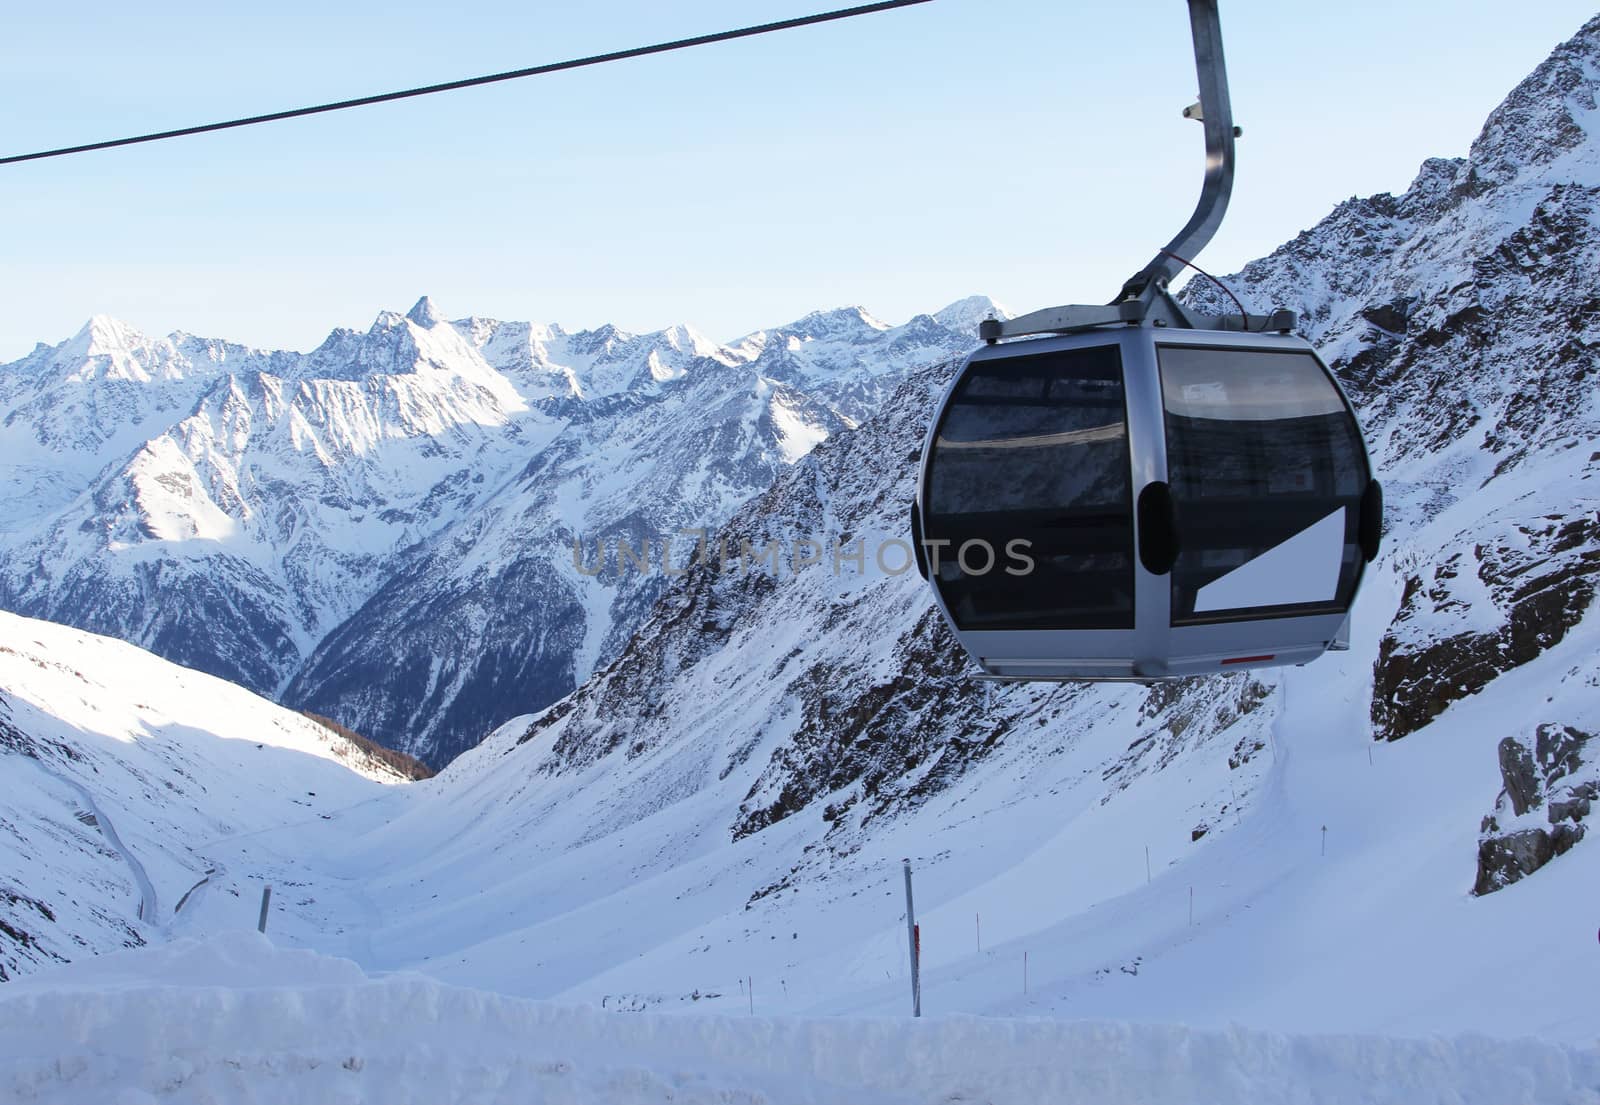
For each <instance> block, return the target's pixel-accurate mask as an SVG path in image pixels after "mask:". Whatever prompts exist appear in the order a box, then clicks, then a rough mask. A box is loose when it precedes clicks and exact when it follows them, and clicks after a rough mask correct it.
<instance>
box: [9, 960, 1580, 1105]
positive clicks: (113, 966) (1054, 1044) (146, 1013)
mask: <svg viewBox="0 0 1600 1105" xmlns="http://www.w3.org/2000/svg"><path fill="white" fill-rule="evenodd" d="M0 1038H4V1039H5V1040H6V1041H7V1042H8V1044H9V1045H11V1047H10V1051H9V1055H8V1057H6V1058H3V1059H0V1093H9V1094H10V1095H11V1097H10V1099H11V1100H17V1101H29V1102H40V1103H78V1102H84V1101H91V1100H94V1101H116V1102H127V1103H133V1102H140V1103H143V1102H148V1101H165V1102H218V1101H241V1102H242V1101H250V1102H261V1103H269V1102H285V1103H288V1102H310V1101H326V1102H334V1101H352V1102H353V1101H374V1102H378V1101H381V1102H385V1103H386V1105H406V1103H411V1102H415V1103H417V1105H435V1103H438V1102H445V1101H450V1102H505V1101H552V1102H555V1101H571V1102H579V1101H585V1102H588V1101H592V1102H606V1103H608V1105H635V1103H637V1105H644V1103H655V1102H662V1103H666V1102H673V1103H678V1105H686V1103H687V1105H695V1103H705V1105H712V1103H717V1105H727V1103H730V1102H747V1103H752V1105H753V1103H757V1102H768V1103H773V1105H779V1103H789V1102H792V1103H795V1105H801V1103H812V1105H841V1103H846V1102H849V1103H856V1102H860V1103H874V1105H877V1103H881V1105H901V1103H904V1105H911V1103H919V1105H921V1103H929V1102H961V1101H970V1102H989V1103H993V1105H1011V1103H1016V1105H1034V1103H1037V1102H1047V1101H1048V1102H1054V1101H1060V1102H1069V1101H1093V1102H1095V1103H1096V1105H1162V1103H1171V1105H1180V1103H1182V1105H1189V1103H1193V1102H1201V1101H1217V1102H1221V1101H1250V1102H1260V1103H1268V1105H1270V1103H1276V1102H1283V1103H1290V1102H1296V1103H1298V1102H1309V1101H1326V1102H1363V1103H1370V1105H1379V1103H1390V1102H1392V1103H1395V1105H1429V1103H1435V1102H1436V1103H1439V1105H1444V1103H1447V1102H1448V1103H1449V1105H1519V1103H1540V1105H1556V1103H1562V1105H1589V1103H1592V1102H1595V1101H1597V1100H1600V1094H1597V1092H1596V1090H1595V1087H1596V1086H1597V1085H1600V1055H1597V1054H1596V1053H1594V1052H1593V1051H1589V1052H1583V1051H1579V1050H1576V1049H1570V1048H1564V1047H1561V1046H1558V1045H1552V1044H1548V1043H1542V1042H1538V1041H1534V1040H1521V1041H1512V1042H1503V1041H1497V1040H1491V1039H1487V1038H1483V1037H1461V1038H1457V1039H1434V1040H1390V1039H1383V1038H1379V1037H1370V1036H1292V1035H1285V1034H1281V1033H1275V1032H1263V1031H1252V1030H1247V1029H1240V1028H1232V1029H1215V1030H1202V1029H1190V1028H1182V1027H1166V1026H1154V1025H1134V1024H1125V1023H1115V1022H1101V1021H1053V1020H1045V1019H1038V1018H1032V1019H1028V1018H978V1017H962V1016H949V1015H947V1016H939V1017H931V1018H928V1019H925V1020H923V1021H920V1022H918V1021H912V1020H909V1019H908V1018H903V1017H901V1018H855V1017H851V1018H796V1017H778V1018H774V1017H769V1016H765V1015H760V1014H747V1015H733V1014H721V1015H706V1014H698V1013H697V1014H685V1015H681V1016H667V1015H663V1014H656V1013H641V1014H635V1015H617V1014H613V1013H607V1012H604V1011H602V1010H599V1009H597V1008H595V1007H593V1006H570V1005H559V1004H555V1003H551V1002H539V1001H529V1000H526V999H518V998H510V997H506V996H504V995H499V994H494V993H489V992H486V991H482V990H472V989H466V988H462V987H456V986H449V985H444V984H441V983H439V982H436V981H434V980H432V979H429V978H426V977H424V976H421V975H415V974H401V975H391V976H387V977H379V978H372V977H368V976H366V975H365V974H364V973H363V972H362V971H361V970H360V968H358V967H357V966H356V965H355V964H353V963H350V962H349V961H347V960H341V959H335V958H330V957H327V956H322V955H317V954H314V953H308V952H296V951H290V950H286V949H283V948H279V947H275V946H274V945H273V944H272V943H271V942H270V941H269V940H268V939H267V938H265V937H262V936H258V935H256V934H254V933H233V934H229V935H226V936H216V937H212V938H210V939H209V940H205V941H200V940H193V939H182V940H178V941H175V942H174V943H172V944H170V945H168V946H166V947H163V948H160V949H155V950H152V951H149V952H144V953H139V954H130V953H118V954H115V955H109V956H106V957H104V958H103V959H100V960H96V961H94V962H93V963H90V964H86V965H84V966H83V967H69V968H64V969H61V970H58V971H55V972H53V977H51V978H49V979H43V978H40V979H35V980H29V981H27V982H23V983H19V984H14V985H12V986H10V987H7V988H6V989H5V990H4V991H0Z"/></svg>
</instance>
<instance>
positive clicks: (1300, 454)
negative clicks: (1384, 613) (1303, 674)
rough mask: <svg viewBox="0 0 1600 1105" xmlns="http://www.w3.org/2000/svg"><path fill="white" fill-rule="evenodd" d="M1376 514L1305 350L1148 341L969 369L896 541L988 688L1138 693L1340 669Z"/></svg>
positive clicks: (1059, 344)
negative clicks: (1110, 683)
mask: <svg viewBox="0 0 1600 1105" xmlns="http://www.w3.org/2000/svg"><path fill="white" fill-rule="evenodd" d="M1381 514H1382V503H1381V489H1380V488H1379V486H1378V484H1377V483H1376V481H1374V480H1373V478H1372V470H1371V466H1370V464H1369V461H1368V458H1367V452H1366V447H1365V444H1364V443H1363V440H1362V436H1361V430H1360V427H1359V426H1358V425H1357V422H1356V416H1355V412H1354V410H1353V409H1352V408H1351V405H1350V402H1349V400H1348V399H1347V398H1346V397H1345V395H1344V393H1343V392H1342V391H1341V389H1340V388H1339V385H1338V383H1337V382H1336V381H1335V380H1334V378H1333V375H1332V373H1330V372H1329V371H1328V368H1327V366H1326V365H1324V364H1323V363H1322V361H1321V359H1320V358H1319V357H1318V356H1317V354H1316V352H1315V351H1314V350H1313V349H1312V348H1311V346H1310V345H1308V344H1307V343H1306V342H1305V341H1303V340H1301V339H1299V338H1297V337H1293V336H1291V335H1289V334H1287V333H1271V334H1267V333H1246V332H1220V331H1210V330H1185V329H1177V328H1171V329H1168V328H1163V327H1157V326H1151V325H1148V324H1146V325H1134V326H1110V327H1099V328H1094V329H1089V330H1086V331H1084V332H1080V333H1070V334H1064V335H1060V336H1053V337H1045V338H1033V339H1029V340H1025V341H1016V342H1006V343H1000V344H990V345H988V346H986V347H984V348H982V349H979V350H978V351H977V352H975V353H973V354H972V355H971V357H970V358H969V359H968V360H967V361H966V363H965V364H964V365H963V366H962V368H961V370H960V372H959V373H957V375H956V377H955V379H954V380H953V381H952V382H951V384H950V387H949V389H948V390H947V391H946V393H945V395H944V398H943V400H942V402H941V404H940V407H939V409H938V412H937V414H936V416H935V418H934V420H933V424H932V426H931V428H930V430H929V433H928V438H927V442H926V445H925V447H924V449H923V457H922V470H921V474H920V479H919V484H918V490H917V498H916V502H915V503H914V505H913V508H912V529H913V538H914V542H915V545H916V548H917V550H918V552H919V563H918V567H919V569H920V570H921V571H922V572H923V574H924V575H925V577H926V578H927V579H928V580H929V582H930V583H931V584H932V586H933V591H934V594H935V596H936V600H937V602H938V605H939V607H940V609H941V610H942V611H943V613H944V615H945V617H946V618H947V619H948V620H949V623H950V626H951V628H952V629H953V630H954V631H955V635H956V636H957V638H958V639H959V640H960V642H961V644H962V645H963V646H964V647H965V648H966V650H967V651H968V652H969V653H970V654H971V655H972V657H973V658H974V659H975V660H976V661H977V663H978V665H979V666H980V667H981V668H982V669H983V671H984V672H985V673H987V674H988V675H990V676H994V677H999V678H1007V679H1091V680H1104V679H1114V680H1139V681H1146V680H1156V679H1163V678H1168V677H1174V676H1185V675H1199V674H1205V673H1210V672H1221V671H1233V670H1238V669H1241V668H1253V667H1267V666H1274V665H1281V664H1303V663H1305V662H1307V661H1309V660H1312V659H1315V658H1316V657H1317V656H1320V655H1321V654H1322V653H1323V652H1324V651H1326V650H1328V649H1330V648H1331V649H1338V648H1342V647H1345V644H1346V641H1347V638H1348V624H1349V615H1350V607H1351V604H1352V602H1353V601H1354V599H1355V594H1356V589H1357V587H1358V585H1359V584H1360V582H1361V576H1362V571H1363V569H1364V567H1365V565H1366V563H1367V562H1368V561H1370V560H1371V559H1372V558H1373V557H1374V556H1375V555H1376V553H1377V547H1378V537H1379V529H1380V526H1381Z"/></svg>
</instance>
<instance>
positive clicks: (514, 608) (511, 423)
mask: <svg viewBox="0 0 1600 1105" xmlns="http://www.w3.org/2000/svg"><path fill="white" fill-rule="evenodd" d="M997 309H998V308H996V307H995V305H994V304H993V303H991V302H990V301H988V300H986V299H982V298H975V299H971V300H963V301H961V302H959V303H956V304H953V305H951V307H949V308H947V309H946V310H945V311H943V312H940V313H939V315H937V316H918V317H917V318H914V319H912V320H911V321H910V322H908V323H906V324H903V325H901V326H898V327H889V326H886V325H885V324H883V323H881V322H878V321H877V320H875V319H872V318H871V317H870V316H868V315H867V314H866V313H865V312H864V311H862V310H861V309H859V308H843V309H840V310H836V311H831V312H816V313H814V314H812V315H809V316H807V317H806V318H805V319H802V320H800V321H799V322H796V323H794V324H792V325H790V326H787V327H780V328H777V329H774V330H771V331H761V332H757V333H755V334H752V335H749V336H747V337H745V338H742V339H740V340H739V341H738V342H736V343H733V344H731V345H727V346H724V345H718V344H717V343H714V342H712V341H710V340H709V339H707V338H705V337H704V336H703V335H701V334H699V333H697V332H695V331H694V330H693V329H691V328H689V327H686V326H675V327H671V328H669V329H667V330H664V331H660V332H657V333H653V334H643V335H633V334H628V333H625V332H623V331H620V330H618V329H617V328H615V327H611V326H605V327H601V328H600V329H598V330H593V331H582V332H577V333H569V332H567V331H565V330H563V329H562V328H561V327H559V326H552V325H540V324H531V323H508V322H500V321H496V320H491V319H482V318H475V317H474V318H467V319H462V320H457V321H453V322H451V321H446V320H445V319H443V317H442V316H441V315H440V313H439V312H438V310H437V308H436V307H435V306H434V304H433V303H432V302H431V300H429V299H427V298H426V297H424V298H423V299H422V300H420V301H419V302H418V303H417V304H416V305H415V306H414V307H413V308H412V310H411V311H410V312H409V313H408V314H406V315H403V316H402V315H399V314H395V313H392V312H384V313H382V314H380V315H379V317H378V319H377V321H376V322H375V323H374V324H373V326H372V327H371V328H370V329H369V330H367V331H366V332H365V333H358V332H356V331H351V330H338V331H335V332H334V333H333V334H331V335H330V336H329V337H328V339H327V340H326V341H325V342H324V343H323V344H322V345H321V346H320V347H318V348H317V349H316V350H313V351H312V352H311V353H308V354H305V355H299V354H291V353H283V352H273V353H266V352H260V351H254V350H248V349H244V348H242V347H239V346H233V345H228V344H226V343H222V342H211V341H204V340H201V339H196V338H191V337H188V336H186V335H174V336H173V337H172V338H168V339H151V338H147V337H144V336H142V335H139V334H137V333H135V332H134V331H132V330H131V329H130V328H128V327H126V326H124V325H122V324H120V323H116V322H115V321H113V320H109V319H104V318H96V319H94V320H92V321H91V322H90V323H89V324H88V325H87V326H85V328H84V330H83V331H82V332H81V333H80V334H78V335H77V336H76V337H74V338H73V339H71V340H69V341H68V342H65V343H63V344H61V345H59V346H55V347H46V346H42V345H41V346H40V347H39V348H38V349H36V350H35V352H34V353H33V354H31V355H30V356H29V357H26V358H24V359H23V360H21V361H18V362H15V363H13V364H11V365H6V366H0V402H3V403H4V404H5V407H4V410H3V413H0V449H3V451H0V467H3V468H4V471H3V472H0V475H3V476H5V477H6V478H7V479H6V487H7V492H6V493H7V494H8V495H9V496H10V497H9V499H8V500H7V505H10V506H12V507H13V509H12V510H11V511H10V512H8V519H9V525H8V526H7V527H6V528H7V529H9V532H6V533H4V534H3V536H0V603H3V604H4V605H5V606H6V607H7V608H10V609H13V610H17V611H19V612H23V613H27V614H30V615H35V616H41V617H47V618H50V619H52V620H57V621H61V622H64V623H68V624H74V625H78V626H80V627H83V628H88V629H91V630H94V631H97V632H104V633H108V634H111V635H114V636H119V637H122V638H124V639H127V640H130V641H134V642H136V643H140V644H142V645H145V646H147V647H149V648H151V649H153V650H155V651H157V652H158V653H159V654H161V655H164V656H167V657H168V658H171V659H174V660H177V661H179V662H181V663H185V664H188V665H190V666H194V667H197V668H200V669H202V670H206V671H210V672H213V673H215V674H218V675H221V676H223V677H225V678H228V679H231V680H234V681H236V682H239V683H241V684H243V685H245V686H248V687H251V688H253V689H255V690H257V691H260V692H262V693H266V694H284V695H286V696H287V697H286V701H290V702H294V703H295V704H297V705H304V706H307V707H309V708H312V709H315V710H316V711H317V712H319V713H323V714H325V715H328V716H331V717H334V718H336V719H337V720H339V721H341V722H342V723H345V724H349V725H351V726H352V727H353V728H356V729H358V730H360V731H362V732H368V733H371V734H372V735H373V736H374V737H376V738H377V739H379V740H382V741H384V742H386V743H389V744H391V745H393V746H395V747H401V748H404V749H406V750H408V751H414V752H417V753H419V754H421V755H423V756H425V757H427V758H429V759H430V760H432V761H433V762H434V763H442V762H445V761H447V760H448V759H449V758H450V757H451V756H453V755H455V754H456V753H457V752H459V751H460V750H461V749H462V748H464V747H467V746H469V745H470V744H471V743H473V742H474V741H476V740H477V739H478V738H479V737H480V736H481V735H482V734H483V733H484V732H486V731H488V729H490V728H492V727H493V726H494V725H495V724H497V723H498V722H499V721H501V720H503V719H504V718H505V717H506V716H510V715H512V714H515V713H518V712H522V711H525V710H528V709H535V708H538V707H539V706H542V705H544V704H546V703H548V702H551V701H554V700H555V699H556V698H558V697H559V696H560V695H561V694H564V693H566V691H568V690H570V689H571V688H572V687H573V686H575V685H576V683H577V682H578V681H579V680H580V679H581V678H582V677H583V676H584V675H585V674H586V673H587V672H588V671H589V670H590V669H591V668H592V666H593V664H594V663H595V662H596V660H598V659H600V658H602V657H605V656H609V655H611V654H612V653H614V651H615V650H616V648H617V647H619V643H620V642H621V641H622V640H625V639H626V636H627V633H628V632H629V630H630V629H631V627H632V624H633V622H634V621H636V620H637V618H638V617H639V616H641V615H642V613H643V611H644V610H645V609H646V608H647V607H648V604H649V602H650V600H651V599H652V598H653V597H654V595H655V593H656V591H657V590H658V587H659V582H658V580H656V579H653V578H650V577H644V576H623V575H620V574H612V575H609V576H608V575H602V576H599V577H594V578H591V577H587V576H584V575H582V574H580V573H577V572H575V571H573V570H572V569H571V567H570V564H571V560H572V558H571V553H570V549H569V546H570V544H571V541H572V540H573V539H575V538H577V537H578V536H581V535H592V536H610V535H626V536H627V537H628V538H629V539H630V540H631V541H633V542H635V544H636V545H637V543H638V542H640V541H642V540H644V539H645V538H646V537H647V536H650V535H654V534H658V533H659V534H670V533H672V532H673V531H674V530H675V529H676V528H677V527H679V526H681V525H695V526H706V525H712V524H715V523H716V522H718V521H719V520H721V519H722V518H723V517H725V516H726V515H727V514H728V513H729V512H731V511H732V510H733V509H734V507H736V506H737V505H738V504H739V503H740V502H742V501H743V500H744V499H746V498H748V497H749V496H750V495H752V494H754V493H756V492H757V491H759V490H761V489H762V488H764V487H765V486H767V485H768V484H769V483H770V482H771V479H772V477H773V475H774V474H775V473H776V472H777V471H778V470H779V469H780V468H781V467H782V466H784V465H786V464H789V463H792V462H793V461H795V460H796V459H798V458H799V457H800V456H803V455H804V454H805V452H806V451H807V450H808V449H810V448H811V446H812V445H814V444H815V443H816V442H817V441H819V440H821V439H823V438H825V437H826V436H827V435H828V434H830V433H833V432H835V431H837V430H839V429H841V428H845V427H848V426H851V425H853V424H854V423H855V421H856V419H858V418H859V417H860V416H861V415H862V414H863V413H864V412H866V411H867V410H869V409H871V408H872V407H873V406H874V404H875V403H876V402H877V401H878V400H879V399H880V397H881V395H882V394H883V392H884V389H885V388H888V387H892V386H893V383H894V382H895V381H896V380H897V379H898V378H899V377H900V376H902V375H903V374H904V373H905V372H906V371H908V370H909V369H911V368H914V367H918V366H920V365H922V364H925V363H927V362H928V361H930V360H934V359H938V358H939V357H944V356H948V355H950V353H951V352H953V351H956V350H959V349H964V348H965V347H967V346H968V345H970V344H971V342H972V336H971V333H970V331H971V329H972V328H973V327H974V326H975V324H976V323H975V319H976V318H978V317H982V316H983V315H986V314H988V313H989V312H992V311H995V310H997ZM941 319H943V320H944V321H940V320H941Z"/></svg>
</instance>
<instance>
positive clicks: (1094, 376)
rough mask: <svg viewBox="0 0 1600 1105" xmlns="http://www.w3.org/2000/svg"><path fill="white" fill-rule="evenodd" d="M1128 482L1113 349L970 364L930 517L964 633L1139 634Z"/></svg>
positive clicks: (956, 396)
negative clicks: (1115, 631) (1113, 631)
mask: <svg viewBox="0 0 1600 1105" xmlns="http://www.w3.org/2000/svg"><path fill="white" fill-rule="evenodd" d="M1129 482H1130V467H1129V464H1128V421H1127V410H1126V405H1125V400H1124V398H1123V388H1122V359H1121V355H1120V353H1119V351H1118V349H1117V347H1116V346H1114V345H1113V346H1101V347H1098V348H1093V349H1078V350H1069V351H1067V352H1061V353H1042V354H1038V355H1035V356H1022V357H1010V358H1006V359H1004V360H994V361H980V362H977V363H975V364H972V365H970V366H969V367H968V368H967V369H966V371H965V372H964V374H963V375H962V377H961V379H960V381H959V382H958V383H957V385H956V388H955V389H954V391H953V392H952V394H951V397H950V402H949V404H948V406H947V407H946V408H945V413H944V416H943V418H942V419H941V420H940V423H939V427H938V430H937V432H936V434H935V437H934V445H933V451H932V456H931V458H930V461H929V469H928V473H927V496H926V504H925V505H926V510H925V517H924V520H923V525H924V530H925V534H926V538H927V540H928V541H929V543H930V549H929V557H930V560H934V559H936V560H937V562H938V567H937V569H936V570H935V571H934V572H933V578H934V581H935V583H936V585H937V586H938V587H939V589H940V592H941V594H942V595H943V596H944V599H945V603H946V605H947V606H948V607H949V608H950V611H951V613H952V614H953V615H954V617H955V619H956V624H957V625H959V626H960V627H961V628H963V629H1125V628H1131V627H1132V625H1133V525H1132V506H1131V493H1130V489H1129ZM940 542H946V544H943V545H941V544H939V543H940ZM963 549H965V550H966V552H965V555H962V550H963ZM990 550H992V552H993V556H992V558H991V556H990V555H989V551H990ZM991 560H992V563H991Z"/></svg>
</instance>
